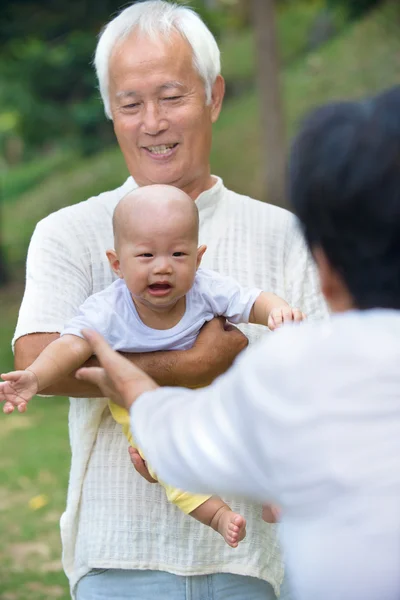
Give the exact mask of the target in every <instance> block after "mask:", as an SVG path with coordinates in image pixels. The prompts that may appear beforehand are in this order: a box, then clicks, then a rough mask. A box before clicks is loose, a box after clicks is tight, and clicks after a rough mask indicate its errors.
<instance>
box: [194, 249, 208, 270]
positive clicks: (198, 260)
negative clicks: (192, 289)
mask: <svg viewBox="0 0 400 600" xmlns="http://www.w3.org/2000/svg"><path fill="white" fill-rule="evenodd" d="M206 250H207V246H204V245H203V246H199V247H198V248H197V264H196V269H198V268H199V266H200V263H201V259H202V258H203V256H204V252H205V251H206Z"/></svg>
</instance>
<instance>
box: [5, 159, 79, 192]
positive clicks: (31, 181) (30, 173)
mask: <svg viewBox="0 0 400 600" xmlns="http://www.w3.org/2000/svg"><path fill="white" fill-rule="evenodd" d="M72 161H74V162H76V155H75V154H73V153H72V152H71V151H70V152H67V151H60V150H57V151H53V152H51V153H49V154H48V155H47V156H42V157H39V158H36V159H34V160H32V161H30V162H28V163H23V164H21V165H17V166H15V167H12V168H9V169H5V170H4V171H3V173H1V174H0V199H1V200H2V201H3V202H9V201H11V200H14V199H15V198H17V197H19V196H21V195H22V194H24V193H25V192H27V191H28V190H32V189H33V188H34V187H35V186H37V185H38V184H39V183H40V182H41V181H43V180H44V179H45V178H46V177H49V175H50V174H53V175H54V174H58V173H59V172H60V170H61V169H65V168H66V167H67V166H68V164H69V163H71V162H72Z"/></svg>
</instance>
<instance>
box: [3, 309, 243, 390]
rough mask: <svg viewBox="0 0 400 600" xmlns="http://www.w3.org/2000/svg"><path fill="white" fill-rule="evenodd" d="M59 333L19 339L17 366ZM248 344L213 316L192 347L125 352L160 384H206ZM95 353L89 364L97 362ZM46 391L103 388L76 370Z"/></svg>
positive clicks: (23, 364) (22, 366)
mask: <svg viewBox="0 0 400 600" xmlns="http://www.w3.org/2000/svg"><path fill="white" fill-rule="evenodd" d="M58 337H59V334H58V333H32V334H30V335H25V336H22V337H20V338H19V339H18V340H17V341H16V342H15V369H17V370H20V369H26V367H28V366H29V365H30V364H31V363H32V362H33V361H34V360H35V359H36V358H37V356H38V355H39V354H40V353H41V352H42V351H43V350H44V348H45V347H46V346H48V344H50V343H51V342H52V341H54V340H55V339H57V338H58ZM246 346H247V338H246V336H245V335H244V334H242V333H241V332H240V331H239V330H238V329H237V328H235V327H233V326H228V328H225V323H224V319H213V321H210V322H209V323H207V324H206V325H204V327H203V329H202V330H201V332H200V334H199V336H198V338H197V340H196V343H195V345H194V346H193V348H192V349H190V350H185V351H179V350H170V351H166V352H147V353H142V354H129V355H127V354H126V355H125V356H126V357H127V358H128V359H129V360H130V361H131V362H132V363H133V364H136V365H137V366H138V367H140V368H141V369H142V370H143V371H145V372H146V373H147V374H148V375H150V376H151V377H152V378H153V379H154V380H155V381H157V383H158V384H159V385H164V386H176V385H179V386H182V387H190V388H196V387H202V386H205V385H209V384H210V383H211V382H212V381H213V380H214V379H215V378H216V377H217V376H218V375H220V374H221V373H224V372H225V371H226V370H227V369H228V368H229V367H230V366H231V364H232V362H233V361H234V360H235V358H236V356H237V355H238V354H239V353H240V352H241V351H242V350H243V349H244V348H245V347H246ZM97 365H98V362H97V360H96V358H95V357H93V358H90V359H89V361H88V362H87V363H86V366H97ZM42 394H43V395H54V396H71V397H75V398H98V397H101V396H102V393H101V392H100V390H99V389H98V388H97V387H96V386H94V385H91V384H88V383H85V382H83V381H78V380H77V379H76V378H75V375H74V373H73V374H71V375H68V376H67V377H64V378H63V379H60V380H59V381H57V383H55V384H54V385H51V386H50V387H48V388H46V389H45V390H43V391H42Z"/></svg>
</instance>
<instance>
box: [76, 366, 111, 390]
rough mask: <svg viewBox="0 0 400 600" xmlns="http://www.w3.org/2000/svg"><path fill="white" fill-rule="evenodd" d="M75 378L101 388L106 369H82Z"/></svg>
mask: <svg viewBox="0 0 400 600" xmlns="http://www.w3.org/2000/svg"><path fill="white" fill-rule="evenodd" d="M75 377H76V379H81V380H83V381H87V382H88V383H93V384H94V385H97V387H100V386H101V384H102V383H103V382H104V377H105V375H104V369H102V368H101V367H82V368H81V369H79V370H78V371H77V372H76V374H75Z"/></svg>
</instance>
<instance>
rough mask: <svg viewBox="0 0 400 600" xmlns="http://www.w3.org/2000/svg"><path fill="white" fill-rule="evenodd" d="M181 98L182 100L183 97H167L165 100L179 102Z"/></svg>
mask: <svg viewBox="0 0 400 600" xmlns="http://www.w3.org/2000/svg"><path fill="white" fill-rule="evenodd" d="M180 98H182V96H167V97H166V98H163V100H179V99H180Z"/></svg>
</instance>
